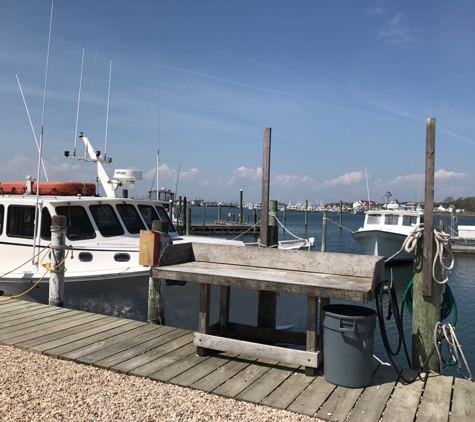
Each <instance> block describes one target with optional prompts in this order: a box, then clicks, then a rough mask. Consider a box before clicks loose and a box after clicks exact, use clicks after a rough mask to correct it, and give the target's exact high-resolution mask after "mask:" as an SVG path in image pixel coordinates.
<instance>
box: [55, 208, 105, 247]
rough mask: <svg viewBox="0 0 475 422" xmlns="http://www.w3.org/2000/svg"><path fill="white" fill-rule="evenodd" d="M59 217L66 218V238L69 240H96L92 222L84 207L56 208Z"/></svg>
mask: <svg viewBox="0 0 475 422" xmlns="http://www.w3.org/2000/svg"><path fill="white" fill-rule="evenodd" d="M55 211H56V214H57V215H64V216H65V217H66V227H67V228H68V229H67V231H66V237H67V238H68V239H69V240H83V239H94V238H95V237H96V232H95V231H94V227H92V223H91V220H90V219H89V216H88V215H87V212H86V210H85V209H84V207H82V206H67V207H56V208H55Z"/></svg>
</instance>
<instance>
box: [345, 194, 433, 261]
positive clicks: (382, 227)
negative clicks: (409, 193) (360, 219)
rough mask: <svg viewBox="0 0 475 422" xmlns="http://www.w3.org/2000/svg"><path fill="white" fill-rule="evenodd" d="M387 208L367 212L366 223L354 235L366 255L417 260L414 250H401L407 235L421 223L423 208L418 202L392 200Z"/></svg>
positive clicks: (396, 259)
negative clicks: (408, 202)
mask: <svg viewBox="0 0 475 422" xmlns="http://www.w3.org/2000/svg"><path fill="white" fill-rule="evenodd" d="M385 208H386V209H382V210H370V211H366V212H365V220H364V225H363V227H361V228H360V229H358V230H357V231H356V232H353V233H352V236H353V238H354V239H355V240H356V241H358V242H359V243H360V245H361V246H362V248H363V251H364V253H365V254H366V255H376V256H384V257H385V258H391V259H392V260H394V261H410V260H413V259H414V253H413V252H406V251H401V252H400V250H401V247H402V245H403V243H404V241H405V240H406V238H407V236H408V235H409V234H410V233H411V232H412V231H413V230H414V228H415V227H417V226H418V225H419V224H420V223H421V220H422V217H423V215H424V212H423V210H422V208H421V207H420V206H417V205H416V204H414V203H411V204H407V205H406V206H401V205H400V204H397V203H391V204H387V205H386V207H385ZM398 252H400V253H398ZM395 254H397V255H395Z"/></svg>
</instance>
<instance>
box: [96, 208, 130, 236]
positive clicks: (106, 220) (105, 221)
mask: <svg viewBox="0 0 475 422" xmlns="http://www.w3.org/2000/svg"><path fill="white" fill-rule="evenodd" d="M89 210H90V211H91V214H92V218H93V219H94V221H95V222H96V225H97V228H98V229H99V232H100V233H101V234H102V236H104V237H111V236H122V235H123V234H124V229H123V228H122V226H121V224H120V222H119V219H118V218H117V214H116V213H115V211H114V208H113V207H112V206H111V205H109V204H99V205H90V206H89Z"/></svg>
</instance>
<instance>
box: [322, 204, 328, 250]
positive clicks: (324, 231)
mask: <svg viewBox="0 0 475 422" xmlns="http://www.w3.org/2000/svg"><path fill="white" fill-rule="evenodd" d="M326 250H327V210H325V211H323V221H322V252H326Z"/></svg>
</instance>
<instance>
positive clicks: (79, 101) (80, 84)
mask: <svg viewBox="0 0 475 422" xmlns="http://www.w3.org/2000/svg"><path fill="white" fill-rule="evenodd" d="M84 50H85V47H83V48H82V59H81V75H80V76H79V93H78V107H77V110H76V127H75V128H74V150H73V155H76V140H77V137H78V123H79V104H80V103H81V87H82V71H83V69H84Z"/></svg>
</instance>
